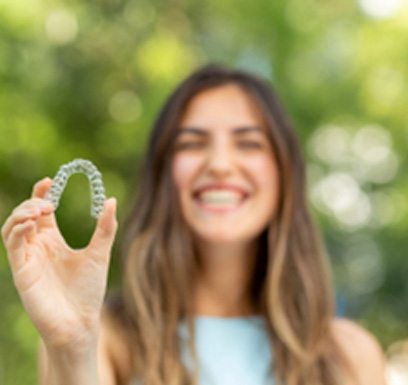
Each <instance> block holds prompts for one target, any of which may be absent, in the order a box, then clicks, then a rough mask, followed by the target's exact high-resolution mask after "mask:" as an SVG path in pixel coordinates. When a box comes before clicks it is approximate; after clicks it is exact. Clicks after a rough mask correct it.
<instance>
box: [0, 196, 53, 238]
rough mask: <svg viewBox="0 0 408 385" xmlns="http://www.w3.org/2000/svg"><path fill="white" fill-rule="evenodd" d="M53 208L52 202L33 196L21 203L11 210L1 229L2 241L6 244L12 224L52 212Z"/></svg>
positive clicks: (21, 222)
mask: <svg viewBox="0 0 408 385" xmlns="http://www.w3.org/2000/svg"><path fill="white" fill-rule="evenodd" d="M53 210H54V206H53V205H52V203H51V202H48V201H46V200H44V199H39V198H33V199H29V200H27V201H24V202H23V203H21V204H20V205H19V206H17V207H16V208H15V209H14V210H13V212H12V213H11V215H10V216H9V217H8V218H7V220H6V222H5V223H4V225H3V227H2V229H1V235H2V237H3V240H4V243H5V244H7V241H8V238H9V236H10V233H11V231H12V229H13V228H14V226H16V225H19V224H23V223H24V222H26V221H28V220H34V221H36V220H38V219H39V218H41V217H42V216H44V215H48V214H50V213H52V212H53Z"/></svg>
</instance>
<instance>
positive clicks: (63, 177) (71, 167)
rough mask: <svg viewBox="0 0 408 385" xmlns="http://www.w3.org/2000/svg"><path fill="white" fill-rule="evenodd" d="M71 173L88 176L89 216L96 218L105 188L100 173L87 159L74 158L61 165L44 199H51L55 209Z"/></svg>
mask: <svg viewBox="0 0 408 385" xmlns="http://www.w3.org/2000/svg"><path fill="white" fill-rule="evenodd" d="M73 174H85V175H86V176H87V177H88V180H89V183H90V185H91V202H92V205H91V216H92V217H94V218H98V217H99V215H100V214H101V212H102V209H103V203H104V201H105V188H104V186H103V182H102V174H101V173H100V172H99V171H98V169H97V168H96V167H95V165H94V164H93V163H92V162H90V161H89V160H86V159H74V160H73V161H71V162H69V163H66V164H64V165H62V166H61V167H60V169H59V170H58V172H57V174H56V175H55V177H54V179H53V181H52V185H51V189H50V190H49V192H48V193H47V195H46V197H45V199H48V200H49V201H51V202H52V204H53V205H54V207H55V209H57V207H58V204H59V201H60V199H61V195H62V193H63V192H64V189H65V186H66V184H67V181H68V179H69V178H70V177H71V175H73Z"/></svg>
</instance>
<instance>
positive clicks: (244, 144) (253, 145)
mask: <svg viewBox="0 0 408 385" xmlns="http://www.w3.org/2000/svg"><path fill="white" fill-rule="evenodd" d="M238 145H239V147H241V148H261V147H262V145H261V143H258V142H252V141H242V142H239V143H238Z"/></svg>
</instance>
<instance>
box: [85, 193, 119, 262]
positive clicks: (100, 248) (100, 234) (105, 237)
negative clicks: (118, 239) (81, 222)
mask: <svg viewBox="0 0 408 385" xmlns="http://www.w3.org/2000/svg"><path fill="white" fill-rule="evenodd" d="M116 206H117V202H116V198H109V199H107V200H106V201H105V203H104V206H103V210H102V213H101V215H100V216H99V218H98V222H97V225H96V229H95V231H94V233H93V235H92V238H91V241H90V243H89V246H88V247H89V248H90V249H92V250H93V251H94V252H96V253H97V254H99V255H102V256H103V257H104V258H105V257H106V258H109V256H110V251H111V249H112V245H113V241H114V240H115V235H116V230H117V227H118V221H117V219H116Z"/></svg>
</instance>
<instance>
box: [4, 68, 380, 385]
mask: <svg viewBox="0 0 408 385" xmlns="http://www.w3.org/2000/svg"><path fill="white" fill-rule="evenodd" d="M304 179H305V178H304V165H303V161H302V159H301V155H300V151H299V148H298V144H297V140H296V137H295V136H294V132H293V130H292V128H291V125H290V123H289V122H288V120H287V118H286V117H285V115H284V113H283V111H282V109H281V107H280V106H279V102H278V100H277V97H276V95H275V94H274V92H273V91H272V90H271V88H270V87H269V86H268V85H267V84H266V83H265V82H264V81H262V80H260V79H258V78H256V77H254V76H252V75H250V74H248V73H245V72H242V71H234V70H228V69H226V68H223V67H221V66H215V65H210V66H206V67H204V68H202V69H200V70H198V71H197V72H195V73H193V74H192V75H191V76H190V77H189V78H188V79H186V80H185V81H184V82H183V83H182V84H181V85H180V86H179V87H178V88H177V90H176V91H175V92H174V93H173V94H172V95H171V96H170V98H169V99H168V101H167V102H166V104H165V105H164V107H163V109H162V111H161V113H160V115H159V117H158V119H157V121H156V123H155V125H154V127H153V132H152V135H151V140H150V143H149V148H148V151H147V156H146V159H145V163H144V167H143V170H142V176H141V179H140V185H139V194H138V197H137V200H136V203H135V206H134V209H133V210H132V211H131V212H130V215H129V220H128V222H127V226H126V232H127V235H126V237H125V246H124V280H123V281H124V284H123V290H122V294H121V296H120V298H119V299H118V300H115V301H110V302H109V303H108V304H107V305H106V306H104V307H103V297H104V293H105V288H106V275H107V271H108V264H109V256H110V251H111V245H112V243H113V240H114V237H115V232H116V227H117V225H116V219H115V211H116V203H115V200H114V199H112V198H111V199H109V200H107V201H106V203H105V206H104V211H103V213H102V215H101V217H100V218H99V220H98V224H97V227H96V230H95V233H94V235H93V237H92V239H91V241H90V244H89V246H88V247H86V248H84V249H82V250H72V249H70V248H69V247H68V246H67V245H66V244H65V242H64V240H63V238H62V236H61V235H60V233H59V231H58V228H57V225H56V223H55V217H54V215H53V208H52V206H51V205H50V204H49V203H48V202H46V201H45V200H44V199H43V198H44V196H45V194H46V192H47V191H48V189H49V188H50V184H51V181H50V179H48V178H46V179H44V180H42V181H40V182H39V183H37V184H36V186H35V187H34V190H33V197H32V199H29V200H28V201H26V202H23V203H22V204H21V205H20V206H19V207H18V208H16V209H15V210H14V212H13V213H12V215H11V216H10V217H9V219H8V220H7V221H6V223H5V225H4V226H3V229H2V235H3V239H4V242H5V244H6V247H7V250H8V255H9V260H10V264H11V267H12V271H13V277H14V280H15V284H16V286H17V288H18V290H19V293H20V296H21V298H22V301H23V303H24V306H25V308H26V310H27V312H28V314H29V316H30V317H31V319H32V321H33V323H34V325H35V326H36V328H37V329H38V331H39V333H40V335H41V337H42V344H41V350H40V364H41V365H40V369H41V370H40V372H41V381H40V382H41V384H42V385H51V384H52V385H58V384H64V385H69V384H75V385H77V384H82V385H87V384H92V385H95V384H99V385H119V384H120V385H122V384H124V385H125V384H126V385H128V384H136V383H140V384H146V385H168V384H171V385H173V384H174V385H179V384H180V385H181V384H194V383H197V384H200V385H211V384H213V385H218V384H221V385H228V384H237V385H241V384H242V385H247V384H248V385H252V384H254V385H265V384H272V383H275V384H287V385H340V384H342V385H343V384H356V385H363V384H369V385H384V383H385V380H384V368H383V362H382V354H381V351H380V349H379V347H378V345H377V343H376V342H375V340H374V339H373V338H372V337H371V336H370V335H369V334H368V333H367V332H366V331H364V330H363V329H362V328H360V327H358V326H357V325H355V324H353V323H352V322H350V321H346V320H339V319H335V318H334V315H333V304H332V293H331V289H330V283H329V280H328V277H329V272H328V269H327V266H326V263H327V261H326V256H325V254H324V250H323V247H322V245H321V242H320V239H319V236H318V233H317V232H316V230H315V228H314V226H313V224H312V221H311V218H310V214H309V212H308V209H307V207H306V202H305V180H304ZM102 309H103V310H102Z"/></svg>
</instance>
